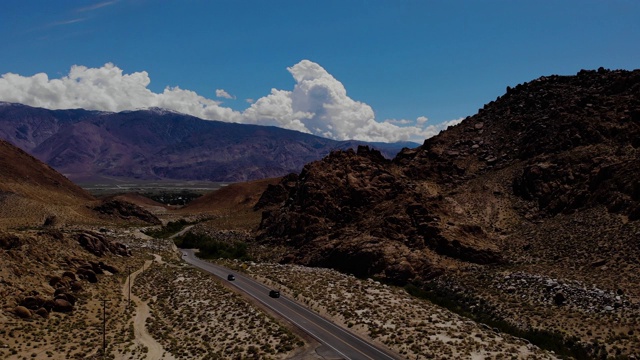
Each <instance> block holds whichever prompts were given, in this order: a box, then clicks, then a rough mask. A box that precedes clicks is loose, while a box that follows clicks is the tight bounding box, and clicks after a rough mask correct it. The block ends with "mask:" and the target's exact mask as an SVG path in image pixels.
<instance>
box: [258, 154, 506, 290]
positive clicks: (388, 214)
mask: <svg viewBox="0 0 640 360" xmlns="http://www.w3.org/2000/svg"><path fill="white" fill-rule="evenodd" d="M294 180H295V186H292V185H291V183H292V182H294ZM419 186H420V184H418V183H416V182H414V181H412V180H411V179H410V178H409V177H407V176H406V175H405V174H403V172H402V169H401V168H400V167H398V166H396V165H395V164H393V163H392V162H391V161H390V160H387V159H385V158H384V157H383V156H382V155H381V154H380V153H379V152H377V151H375V150H371V149H369V148H368V147H359V148H358V151H357V152H355V151H352V150H351V151H346V152H333V153H331V154H330V155H329V156H328V157H327V158H325V159H323V160H322V161H318V162H314V163H311V164H309V165H307V166H305V168H304V169H303V171H302V172H301V173H300V175H299V176H298V177H297V179H295V178H294V177H288V178H286V179H285V180H283V183H282V184H281V186H280V187H277V186H276V187H273V188H270V189H268V190H267V191H266V192H265V194H264V196H263V198H271V199H282V198H283V196H282V193H283V189H289V193H288V195H287V196H286V200H285V201H284V204H283V205H282V207H280V208H278V209H276V210H272V211H265V212H264V213H263V220H262V223H261V225H260V228H261V229H262V232H261V233H260V235H259V240H260V241H263V242H280V239H285V244H286V245H288V246H291V247H292V248H293V249H296V250H295V251H293V252H292V253H291V255H290V256H288V257H287V258H285V259H283V260H284V261H293V262H297V263H303V264H306V265H312V266H324V267H333V268H337V269H340V270H342V271H346V272H349V273H352V274H355V275H357V276H363V277H365V276H377V277H384V278H387V279H388V280H390V281H393V282H396V283H405V282H407V281H410V280H414V279H415V278H421V279H428V278H431V277H434V276H437V275H438V274H440V273H441V272H442V271H443V269H444V268H443V266H442V265H440V264H439V263H440V259H441V257H443V256H444V257H449V256H451V257H456V258H459V259H463V260H465V261H470V262H474V263H480V264H487V263H496V262H500V261H501V257H500V254H499V253H498V252H497V251H496V248H495V247H493V246H491V245H490V243H489V242H488V241H487V236H486V234H485V233H484V232H483V231H482V229H481V228H480V227H479V226H477V225H474V224H467V223H463V222H460V223H458V224H456V225H451V226H446V224H444V223H443V220H442V219H443V215H444V214H443V211H442V206H443V204H444V203H445V200H444V198H443V197H441V196H432V195H431V194H429V193H428V192H417V191H415V190H416V189H417V188H418V187H419ZM261 200H262V199H261Z"/></svg>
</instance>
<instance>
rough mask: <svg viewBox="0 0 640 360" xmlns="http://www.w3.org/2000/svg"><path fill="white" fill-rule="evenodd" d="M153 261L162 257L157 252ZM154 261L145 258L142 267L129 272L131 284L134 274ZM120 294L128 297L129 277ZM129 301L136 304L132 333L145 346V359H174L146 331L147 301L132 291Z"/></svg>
mask: <svg viewBox="0 0 640 360" xmlns="http://www.w3.org/2000/svg"><path fill="white" fill-rule="evenodd" d="M153 256H155V258H156V259H155V261H157V262H158V263H162V257H160V256H159V255H157V254H154V255H153ZM153 262H154V261H152V260H147V261H145V263H144V267H143V268H142V269H138V270H137V271H135V272H133V273H131V286H133V284H134V283H135V279H136V276H137V275H138V274H139V273H141V272H142V271H143V270H144V269H145V268H149V266H151V264H153ZM122 294H123V295H124V296H125V297H128V294H129V279H127V281H125V283H124V285H123V286H122ZM131 301H133V303H134V304H135V305H136V309H135V310H136V316H135V318H134V320H133V333H134V335H135V341H136V342H138V343H139V344H140V345H142V346H145V347H147V349H148V352H147V353H146V354H145V355H146V357H145V358H146V359H150V360H156V359H167V360H169V359H175V358H174V357H173V356H172V355H171V354H169V353H167V352H166V351H165V350H164V348H163V347H162V345H160V343H159V342H157V341H156V340H155V339H154V338H153V337H152V336H151V335H150V334H149V332H148V331H147V328H146V321H147V318H148V317H149V307H148V306H147V303H146V302H144V301H142V300H140V298H139V297H137V296H135V295H134V294H133V293H132V294H131Z"/></svg>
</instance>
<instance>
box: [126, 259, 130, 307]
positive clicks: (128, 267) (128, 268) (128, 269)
mask: <svg viewBox="0 0 640 360" xmlns="http://www.w3.org/2000/svg"><path fill="white" fill-rule="evenodd" d="M127 271H128V272H129V304H128V305H127V306H128V307H129V308H131V266H127Z"/></svg>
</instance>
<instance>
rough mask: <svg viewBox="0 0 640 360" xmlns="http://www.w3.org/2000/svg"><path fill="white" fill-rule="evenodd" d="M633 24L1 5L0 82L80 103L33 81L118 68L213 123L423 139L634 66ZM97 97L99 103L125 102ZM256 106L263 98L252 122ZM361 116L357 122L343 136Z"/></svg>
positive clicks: (496, 12) (542, 5)
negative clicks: (546, 88) (533, 92)
mask: <svg viewBox="0 0 640 360" xmlns="http://www.w3.org/2000/svg"><path fill="white" fill-rule="evenodd" d="M638 19H640V1H637V0H599V1H594V0H581V1H571V0H562V1H559V0H537V1H525V0H523V1H515V0H510V1H507V0H502V1H498V0H486V1H485V0H473V1H472V0H469V1H455V0H453V1H451V0H450V1H444V0H443V1H426V0H425V1H398V0H395V1H376V0H369V1H367V0H341V1H304V0H297V1H248V0H245V1H242V0H237V1H232V0H226V1H200V0H184V1H178V0H175V1H169V0H153V1H152V0H119V1H104V0H103V1H64V0H62V1H48V0H47V1H44V0H43V1H30V0H24V1H5V2H2V4H0V37H1V38H2V39H3V40H2V45H1V47H0V49H1V53H2V55H1V56H0V74H7V73H12V74H16V75H19V76H20V79H14V80H15V81H5V82H4V83H0V85H1V86H0V88H1V87H2V86H4V87H5V89H4V92H2V89H0V100H4V101H16V100H23V101H22V102H25V103H29V102H31V103H30V104H32V105H43V106H44V107H51V108H55V107H64V106H65V105H68V106H73V105H74V104H76V103H73V102H68V101H67V102H64V101H62V100H59V99H58V100H59V101H60V102H59V103H55V102H54V100H55V99H54V100H52V99H53V97H55V96H53V95H50V94H49V99H48V100H47V101H46V102H45V101H44V100H41V99H40V100H38V99H35V97H41V96H44V95H42V94H41V93H38V92H37V91H36V90H37V89H36V87H37V86H36V85H37V84H36V85H34V84H33V83H34V82H35V80H34V79H33V78H32V77H33V76H34V75H35V74H37V73H46V74H47V75H48V79H47V81H51V80H52V79H57V78H63V77H69V76H70V69H71V67H72V66H73V65H79V66H84V67H86V68H87V69H101V68H103V67H104V65H105V64H107V63H110V64H112V65H113V67H115V69H116V70H120V71H121V73H122V74H123V75H127V74H136V73H143V74H146V76H147V78H148V80H149V81H150V83H149V84H148V85H144V84H143V85H144V86H146V88H147V89H148V91H150V92H151V93H153V94H160V93H162V92H163V91H165V89H166V88H167V87H169V88H172V89H176V87H178V88H179V89H182V90H189V91H191V92H193V93H195V94H197V95H198V96H200V97H201V98H204V99H210V100H212V101H213V102H215V106H214V104H213V103H207V104H209V105H210V106H211V111H209V113H208V114H209V115H210V117H214V116H218V117H225V116H226V118H225V119H223V120H226V121H237V122H251V123H264V124H267V125H277V126H283V127H288V128H292V129H297V130H301V131H307V132H311V133H316V134H319V135H324V136H327V137H333V138H340V137H360V138H362V139H365V140H384V139H387V140H389V141H394V140H403V139H411V140H414V141H417V140H419V139H420V138H421V137H426V136H428V134H431V133H433V132H437V131H439V130H440V129H441V128H442V127H443V125H441V124H442V123H443V122H447V121H451V120H456V119H459V118H461V117H465V116H468V115H473V114H474V113H475V112H476V111H477V109H478V108H480V107H482V105H483V104H485V103H487V102H489V101H491V100H494V99H495V98H496V97H497V96H499V95H502V94H503V93H504V91H505V88H506V86H507V85H510V86H513V85H516V84H518V83H521V82H525V81H529V80H533V79H535V78H537V77H540V76H543V75H550V74H575V73H577V72H578V71H579V70H580V69H583V68H585V69H596V68H598V67H600V66H603V67H605V68H611V69H635V68H639V67H640V20H638ZM302 60H309V61H310V62H311V63H303V64H301V61H302ZM297 65H300V66H297ZM288 68H289V70H287V69H288ZM107 70H108V69H107ZM112 70H113V69H112ZM323 71H324V72H323ZM103 72H109V71H106V70H105V71H103ZM116 72H117V71H116ZM296 74H297V76H298V77H299V79H306V80H309V81H311V82H310V83H307V84H305V83H304V81H306V80H301V82H299V81H297V80H295V76H296ZM310 74H315V75H314V77H313V79H312V78H311V77H310ZM103 75H104V74H103ZM103 75H100V74H93V75H91V76H95V77H99V76H103ZM109 76H117V75H113V74H112V75H109ZM4 77H6V76H4ZM88 77H89V75H88V74H85V75H82V78H88ZM140 78H141V79H142V78H145V77H144V76H141V77H140ZM5 80H6V79H5ZM40 80H42V79H40ZM139 80H140V79H139ZM16 81H22V82H20V84H22V85H19V86H18V85H16V84H17V82H16ZM140 81H142V82H143V83H144V81H145V80H144V79H142V80H140ZM23 82H24V84H23ZM27 82H28V84H27ZM76 82H78V80H76ZM97 82H98V81H96V80H95V78H93V83H94V85H95V84H96V83H97ZM103 83H104V82H103ZM50 85H51V84H49V83H47V85H46V86H50ZM12 86H13V87H20V86H21V87H20V88H19V89H18V90H16V89H12V88H11V87H12ZM51 86H53V85H51ZM56 86H57V85H56ZM68 86H71V85H69V83H66V84H65V85H64V86H63V87H62V88H64V89H67V87H68ZM96 86H97V85H96ZM118 86H122V85H118ZM341 86H342V87H343V88H344V89H346V96H345V95H344V94H342V93H341V90H340V87H341ZM58 88H59V87H55V89H58ZM298 88H300V89H298ZM87 89H88V88H84V90H83V91H84V92H87V91H92V90H87ZM272 89H277V90H278V91H282V92H279V93H273V92H272ZM296 89H297V90H296ZM314 89H315V90H314ZM318 89H320V90H318ZM336 89H337V90H336ZM102 90H104V89H102ZM102 90H101V92H100V95H99V96H109V95H108V94H109V93H112V92H118V91H119V92H123V90H118V88H117V87H116V88H115V90H114V91H111V92H110V91H108V90H104V91H102ZM216 90H218V96H217V95H216ZM220 90H224V91H225V92H226V93H227V94H229V95H230V96H231V97H232V98H231V99H229V98H224V97H221V96H219V95H224V94H223V93H222V92H220ZM65 91H67V90H65ZM141 91H142V90H140V89H139V88H138V89H137V90H135V91H134V92H133V93H140V92H141ZM21 92H23V93H24V94H23V95H21V96H22V97H18V95H15V94H17V93H21ZM70 93H72V91H70ZM124 93H126V94H127V97H128V98H134V97H135V96H134V95H131V94H133V93H129V92H127V91H124ZM12 94H13V95H12ZM153 94H152V95H153ZM318 94H319V95H318ZM336 94H337V95H336ZM147 95H149V94H146V95H145V96H147ZM187 95H189V94H183V93H181V94H180V96H181V97H182V98H183V101H189V100H188V99H187V98H189V96H187ZM190 95H192V96H191V98H193V95H194V94H192V93H190ZM96 96H98V95H96ZM154 96H155V95H154ZM171 96H172V99H171V101H169V100H163V101H160V100H157V101H156V100H154V102H149V101H147V102H141V103H140V104H141V107H143V106H146V105H145V104H160V105H166V106H170V104H175V103H176V102H177V101H178V100H176V98H177V93H175V92H174V93H172V94H171ZM76 97H77V95H76ZM147 97H148V96H147ZM156 98H157V96H156ZM246 99H253V100H254V101H257V100H258V99H263V101H262V102H261V104H259V105H256V104H254V107H255V109H253V110H251V111H250V112H249V113H246V114H245V112H246V111H247V109H249V107H250V106H251V104H250V103H249V102H247V101H246ZM39 101H40V102H39ZM114 101H115V102H118V101H120V100H117V99H116V100H113V99H108V101H107V100H105V101H103V102H101V101H99V100H95V103H104V105H103V106H106V108H104V110H121V109H122V108H123V107H126V106H127V105H129V106H133V107H136V106H137V105H138V103H136V102H133V101H132V102H131V104H119V105H118V106H116V105H113V102H114ZM181 101H182V100H181ZM202 101H204V100H201V104H200V106H205V107H206V106H207V105H206V104H205V105H202ZM296 101H297V102H298V103H296ZM323 101H324V103H323ZM289 102H292V103H293V105H290V104H289V105H286V104H285V103H287V104H288V103H289ZM80 104H81V105H82V104H84V103H80ZM283 104H285V105H286V106H289V107H292V108H293V110H292V109H287V110H285V109H283V108H279V107H278V106H285V105H283ZM323 104H328V105H326V106H324V107H323ZM109 106H110V107H109ZM214 107H215V109H214ZM340 107H342V109H343V110H344V109H346V110H344V111H342V110H340V109H339V108H340ZM219 108H221V109H219ZM184 109H189V107H188V106H186V105H180V104H178V105H176V108H175V110H177V111H184ZM214 110H215V111H214ZM184 112H188V111H184ZM320 112H322V113H320ZM203 114H204V113H203ZM203 114H199V113H198V114H195V115H201V117H205V116H204V115H203ZM301 114H302V115H301ZM278 116H280V117H282V119H277V117H278ZM371 117H373V121H375V122H376V123H381V124H383V125H384V126H382V127H377V126H375V124H372V123H371V121H370V120H371V119H369V118H371ZM424 117H426V118H428V119H429V120H428V121H425V120H424ZM350 118H355V119H357V120H356V121H354V122H353V123H351V124H347V125H345V124H342V123H343V122H349V121H350V120H349V119H350ZM367 119H369V120H367ZM418 119H421V120H418ZM429 126H430V127H429ZM338 128H341V129H340V130H337V129H338ZM402 128H408V130H407V129H404V130H402ZM367 131H368V133H367ZM394 132H396V133H397V134H401V135H398V136H396V135H393V134H391V133H394Z"/></svg>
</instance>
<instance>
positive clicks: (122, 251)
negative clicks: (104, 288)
mask: <svg viewBox="0 0 640 360" xmlns="http://www.w3.org/2000/svg"><path fill="white" fill-rule="evenodd" d="M77 239H78V242H79V243H80V245H82V247H84V248H85V249H86V250H87V251H89V252H90V253H92V254H94V255H96V256H103V255H104V254H105V253H107V252H110V253H112V254H115V255H121V256H130V255H131V250H129V249H128V248H127V246H126V245H124V244H121V243H119V242H115V241H112V240H110V239H108V238H107V237H106V236H104V235H102V234H100V233H96V232H92V231H85V232H83V233H80V234H79V235H77ZM88 266H89V269H88V270H91V271H92V272H93V268H92V267H91V265H88Z"/></svg>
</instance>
